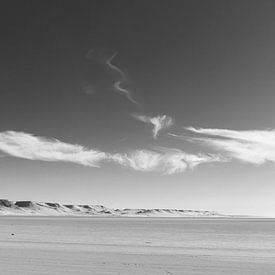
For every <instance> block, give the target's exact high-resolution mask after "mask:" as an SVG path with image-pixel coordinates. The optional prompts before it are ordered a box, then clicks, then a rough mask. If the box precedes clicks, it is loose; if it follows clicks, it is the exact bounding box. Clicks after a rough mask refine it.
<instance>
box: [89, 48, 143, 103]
mask: <svg viewBox="0 0 275 275" xmlns="http://www.w3.org/2000/svg"><path fill="white" fill-rule="evenodd" d="M116 56H117V52H114V53H113V54H112V55H109V56H107V55H106V53H102V52H101V53H100V51H99V52H98V51H96V50H95V49H91V50H90V51H88V52H87V53H86V58H87V59H89V60H95V61H97V62H99V63H100V64H101V65H103V66H106V67H108V69H110V70H112V71H113V72H115V73H116V74H117V75H118V80H117V81H115V83H114V88H115V90H116V91H117V92H119V93H121V94H123V95H124V96H125V97H126V98H127V99H128V100H129V101H131V102H132V103H134V104H136V105H139V103H138V102H137V101H136V100H135V99H134V98H133V95H132V92H131V91H130V90H128V89H126V88H125V87H123V85H124V84H126V83H127V82H128V78H127V76H126V74H125V73H124V72H123V71H122V70H121V69H120V68H119V67H117V66H116V65H114V63H113V60H114V59H115V57H116Z"/></svg>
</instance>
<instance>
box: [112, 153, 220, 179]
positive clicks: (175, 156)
mask: <svg viewBox="0 0 275 275" xmlns="http://www.w3.org/2000/svg"><path fill="white" fill-rule="evenodd" d="M114 157H115V158H116V159H115V161H116V162H118V163H119V164H121V165H123V166H126V167H129V168H132V169H134V170H137V171H159V172H162V173H164V174H168V175H171V174H176V173H181V172H184V171H185V170H186V169H188V168H190V169H193V168H195V167H196V166H198V165H199V164H202V163H209V162H215V161H220V158H219V157H218V156H216V155H204V154H198V155H194V154H187V153H185V152H182V151H181V150H172V151H171V150H169V149H164V150H162V151H159V152H156V151H150V150H136V151H133V152H131V153H129V154H125V155H118V156H114Z"/></svg>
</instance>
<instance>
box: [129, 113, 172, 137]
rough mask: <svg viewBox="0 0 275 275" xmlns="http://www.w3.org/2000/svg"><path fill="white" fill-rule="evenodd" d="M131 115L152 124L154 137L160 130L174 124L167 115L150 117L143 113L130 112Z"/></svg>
mask: <svg viewBox="0 0 275 275" xmlns="http://www.w3.org/2000/svg"><path fill="white" fill-rule="evenodd" d="M132 116H133V117H134V118H135V119H137V120H139V121H142V122H145V123H148V124H152V125H153V129H152V134H153V137H154V139H156V138H157V137H158V135H159V132H160V131H162V130H164V129H168V128H169V127H171V126H172V125H173V124H174V121H173V119H172V118H171V117H169V116H167V115H158V116H155V117H150V116H145V115H138V114H132Z"/></svg>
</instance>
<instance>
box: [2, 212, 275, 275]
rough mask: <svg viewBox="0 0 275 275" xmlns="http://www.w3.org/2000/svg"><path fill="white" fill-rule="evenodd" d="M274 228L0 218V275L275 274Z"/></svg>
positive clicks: (256, 222) (259, 223)
mask: <svg viewBox="0 0 275 275" xmlns="http://www.w3.org/2000/svg"><path fill="white" fill-rule="evenodd" d="M274 228H275V220H273V219H223V218H99V217H96V218H91V217H89V218H81V217H73V218H70V217H0V270H1V272H0V274H5V275H11V274H12V275H13V274H14V275H15V274H16V275H19V274H20V275H32V274H36V275H37V274H47V275H55V274H62V275H63V274H64V275H65V274H66V275H69V274H75V275H77V274H127V275H132V274H133V275H135V274H148V275H152V274H187V275H189V274H191V275H192V274H219V275H220V274H230V275H232V274H242V275H243V274H249V275H253V274H257V275H259V274H268V275H270V274H275V230H274Z"/></svg>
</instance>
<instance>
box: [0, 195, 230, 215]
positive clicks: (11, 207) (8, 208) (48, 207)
mask: <svg viewBox="0 0 275 275" xmlns="http://www.w3.org/2000/svg"><path fill="white" fill-rule="evenodd" d="M0 215H21V216H24V215H37V216H95V215H96V216H125V217H224V216H225V215H221V214H219V213H217V212H214V211H195V210H179V209H112V208H107V207H105V206H103V205H72V204H60V203H52V202H35V201H9V200H6V199H0Z"/></svg>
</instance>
